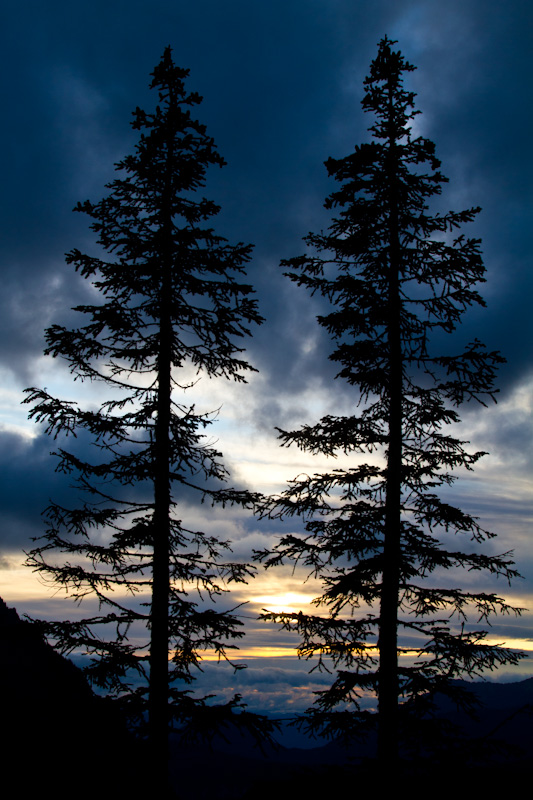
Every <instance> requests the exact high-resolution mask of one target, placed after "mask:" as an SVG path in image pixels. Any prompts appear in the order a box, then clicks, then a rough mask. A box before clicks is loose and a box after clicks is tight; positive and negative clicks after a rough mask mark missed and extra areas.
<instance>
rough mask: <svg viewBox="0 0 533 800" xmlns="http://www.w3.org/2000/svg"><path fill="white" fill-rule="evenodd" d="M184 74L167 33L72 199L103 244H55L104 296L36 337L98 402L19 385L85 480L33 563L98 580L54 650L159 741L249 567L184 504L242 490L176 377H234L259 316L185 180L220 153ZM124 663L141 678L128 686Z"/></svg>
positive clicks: (223, 630) (234, 624)
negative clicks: (78, 444)
mask: <svg viewBox="0 0 533 800" xmlns="http://www.w3.org/2000/svg"><path fill="white" fill-rule="evenodd" d="M187 75H188V70H185V69H180V68H179V67H177V66H176V65H175V64H174V63H173V59H172V55H171V50H170V48H167V49H166V50H165V52H164V55H163V58H162V60H161V62H160V63H159V65H158V66H157V67H156V69H155V70H154V72H153V73H152V77H153V80H152V82H151V88H152V89H153V90H155V91H156V92H157V94H158V98H159V101H158V105H157V106H156V109H155V111H154V112H153V113H147V112H145V111H142V110H141V109H139V108H137V110H136V111H135V112H134V115H133V116H134V119H133V122H132V126H133V128H134V129H135V130H137V131H139V132H140V139H139V142H138V144H137V146H136V149H135V152H134V154H133V155H129V156H127V157H126V158H125V159H124V160H123V161H121V162H120V163H119V164H117V166H116V169H117V171H118V173H119V175H118V177H117V178H116V179H115V180H114V181H113V182H112V183H110V184H109V185H108V186H107V188H108V190H109V191H108V194H107V195H106V196H105V197H104V198H103V199H102V200H100V202H98V203H91V202H89V201H87V202H85V203H83V204H79V205H78V207H77V208H76V211H80V212H82V213H84V214H87V215H88V216H89V217H90V218H91V220H92V225H91V227H92V230H93V231H94V232H95V233H96V234H97V241H98V244H99V245H100V254H99V255H95V256H91V255H85V254H83V253H81V252H80V251H79V250H73V251H72V252H71V253H69V254H68V256H67V262H68V263H70V264H73V265H74V266H75V268H76V270H77V271H78V272H79V273H80V274H81V276H83V278H86V279H87V280H89V281H90V282H91V283H92V285H93V287H94V289H95V290H96V291H97V292H98V293H99V295H100V302H97V300H95V302H94V304H92V303H91V304H87V305H81V306H78V307H77V308H76V309H75V310H76V311H77V312H79V313H80V315H82V316H83V317H84V318H85V320H86V321H85V322H84V323H83V324H82V325H81V326H80V327H78V328H75V329H73V330H69V329H67V328H65V327H62V326H59V325H53V326H52V327H50V328H49V329H48V330H47V332H46V341H47V347H46V351H45V352H46V353H47V354H51V355H52V356H54V357H60V358H63V359H65V360H66V361H67V363H68V364H69V366H70V370H71V373H72V374H73V376H74V378H75V379H76V380H81V381H101V382H102V383H103V384H105V386H106V387H108V388H110V389H111V390H112V391H111V394H114V395H115V396H114V398H113V399H109V400H106V401H105V402H103V403H102V404H101V406H100V408H98V409H97V410H92V409H86V410H83V409H82V408H81V406H79V405H78V404H76V403H71V402H66V401H64V400H59V399H56V398H54V397H52V396H51V395H50V394H48V392H47V391H46V390H41V389H35V388H34V389H30V390H27V391H28V397H27V400H26V402H28V403H31V404H32V406H33V408H32V410H31V413H30V416H32V417H34V418H35V419H36V420H37V421H39V422H44V423H45V425H46V431H47V433H48V434H50V435H52V436H53V437H54V438H59V441H60V443H61V446H60V447H59V449H58V451H57V453H56V455H57V456H58V458H59V463H58V467H57V469H58V470H59V471H60V472H64V473H67V474H68V475H72V476H75V483H76V486H77V488H78V489H80V490H81V496H82V497H83V498H84V499H83V503H82V504H81V506H77V507H63V506H61V505H59V504H56V503H52V505H50V507H49V508H48V509H47V510H46V512H45V513H46V519H47V522H48V529H47V532H46V535H45V536H44V537H43V539H41V540H40V541H39V542H38V545H37V546H36V547H35V549H34V550H33V551H32V552H31V554H30V557H29V563H30V565H31V566H32V567H33V568H34V569H35V570H38V571H39V572H40V573H42V574H43V576H44V577H45V578H47V579H51V580H52V582H53V583H54V584H55V585H56V586H59V587H63V588H64V589H65V590H66V591H67V593H68V594H69V595H70V596H71V597H73V598H74V599H76V600H81V599H83V598H85V597H86V596H93V597H96V598H97V600H98V603H99V606H100V613H98V614H95V615H94V616H91V617H90V618H87V619H82V620H81V621H78V620H76V621H67V622H53V623H49V624H47V625H46V626H45V628H46V633H47V634H48V636H49V637H50V638H51V639H52V640H53V641H54V642H55V644H56V646H57V647H58V648H59V649H60V650H61V651H63V652H67V653H68V652H73V651H78V650H85V651H86V652H89V653H92V654H95V656H96V658H95V659H94V660H93V662H92V665H91V667H90V668H89V670H88V672H89V675H90V677H91V678H92V680H93V681H94V682H95V683H96V684H97V685H99V686H100V687H103V688H104V689H106V690H107V691H108V692H110V693H112V694H116V695H119V696H121V697H123V698H124V697H126V698H129V701H130V705H131V707H132V708H138V710H139V712H142V711H143V709H145V708H146V706H147V710H148V719H149V733H150V738H151V741H152V744H153V747H154V752H156V753H160V754H162V757H163V758H164V754H165V753H166V750H167V734H168V726H169V719H170V718H171V717H172V716H174V717H177V718H178V719H180V715H181V714H182V711H183V709H184V708H185V709H186V710H189V709H190V707H191V706H192V705H194V703H193V701H192V699H191V698H190V697H189V696H188V694H187V692H184V691H182V690H177V689H175V688H172V682H173V681H174V680H176V679H181V680H182V681H185V682H186V683H189V682H190V681H191V680H192V679H193V676H194V667H195V666H197V665H198V664H199V661H200V659H201V652H202V651H204V650H209V649H214V651H215V652H216V653H218V654H219V655H222V656H224V654H225V648H226V646H227V644H228V641H229V642H231V640H232V639H235V637H239V636H241V635H242V634H241V631H240V629H239V626H240V624H241V623H240V621H239V620H238V619H237V618H236V617H235V616H234V614H232V613H231V612H227V611H222V610H217V609H216V608H214V607H208V606H209V600H213V599H214V598H216V596H217V595H219V594H220V593H221V591H222V590H223V588H222V587H223V585H224V583H225V582H226V581H245V580H246V579H247V577H248V575H249V574H250V569H249V567H247V566H246V565H243V564H240V563H233V562H231V561H228V560H226V559H225V558H224V557H223V554H224V552H225V551H227V548H228V545H227V543H226V542H223V541H218V540H217V538H216V537H214V536H211V535H209V534H207V533H203V532H201V531H197V530H195V529H194V528H193V529H188V527H187V526H186V524H185V523H184V522H182V521H181V519H180V516H181V514H180V511H179V510H178V507H179V505H180V502H179V501H180V496H182V497H183V495H185V497H186V498H187V495H189V496H190V494H191V490H197V491H198V492H199V493H200V495H199V499H202V500H203V499H204V498H205V497H206V496H207V497H208V498H212V500H213V501H221V502H234V501H235V502H241V501H246V499H247V498H246V495H245V493H239V492H236V491H232V490H229V489H226V488H224V487H223V488H220V487H221V486H222V484H220V481H224V480H225V479H226V472H225V469H224V467H223V466H222V464H221V463H220V453H218V452H217V451H216V449H214V448H213V447H212V446H211V445H210V444H209V443H207V441H206V439H205V436H204V434H203V430H204V428H205V427H206V426H207V425H209V423H210V422H211V421H212V417H213V415H212V414H203V413H200V412H199V411H197V409H196V407H195V406H194V405H188V404H184V403H183V402H182V401H178V400H177V394H178V390H180V393H181V390H183V389H190V388H191V385H188V384H194V383H195V380H196V379H195V377H194V376H195V374H196V373H198V374H199V375H202V374H203V375H207V376H209V377H220V376H223V377H225V378H228V379H231V380H237V381H243V380H244V379H245V377H244V376H245V373H246V371H247V370H250V369H251V367H250V366H249V364H248V363H247V362H246V361H245V360H244V359H243V358H242V357H241V353H242V348H240V347H238V346H237V344H236V342H237V340H238V339H239V338H241V337H245V336H247V335H249V333H250V330H249V326H250V324H252V323H260V322H261V317H260V316H259V315H258V312H257V308H256V302H255V300H254V299H253V298H252V297H251V294H252V288H251V286H249V285H247V284H245V283H240V282H239V281H238V279H237V278H238V277H240V276H241V275H243V274H244V271H245V264H246V262H247V261H248V260H249V258H250V251H251V246H249V245H243V244H237V245H230V244H229V243H228V242H227V241H226V240H225V239H223V238H222V237H220V236H217V235H216V234H215V233H214V231H213V229H212V228H211V227H209V225H208V224H207V223H208V221H209V220H210V218H211V217H213V216H214V215H216V214H217V212H218V211H219V208H218V207H217V206H216V205H215V203H213V202H211V201H209V200H207V199H205V198H203V197H202V196H201V195H199V194H198V192H199V190H201V189H202V187H203V186H204V180H205V173H206V170H207V168H208V167H210V166H213V165H214V166H219V167H220V166H223V165H224V160H223V159H222V157H221V156H220V155H219V154H218V152H217V151H216V148H215V145H214V142H213V140H212V139H211V138H210V137H209V136H207V134H206V130H205V127H204V126H203V125H201V124H200V123H199V122H197V121H196V120H195V119H194V117H193V116H192V113H193V110H194V108H195V106H197V105H198V104H199V103H200V102H201V98H200V97H199V96H198V95H197V94H195V93H189V92H187V90H186V88H185V83H184V81H185V79H186V77H187ZM102 251H103V252H104V253H105V254H107V258H106V255H101V253H102ZM186 370H188V371H186ZM191 376H192V379H191ZM82 432H84V433H85V438H84V441H85V440H86V437H87V436H88V437H90V439H92V440H93V442H94V443H95V444H96V447H97V450H96V452H97V453H98V454H99V456H100V457H99V458H97V459H95V460H94V461H89V460H85V459H84V458H83V457H82V456H80V454H79V451H78V453H76V452H75V451H73V450H72V449H71V450H68V449H66V447H67V445H64V440H65V439H66V438H67V437H68V436H69V435H70V434H73V435H74V436H76V435H77V434H78V433H82ZM82 438H83V437H82ZM76 495H77V497H80V492H79V491H78V492H77V493H76ZM128 597H129V598H130V600H131V602H128ZM200 597H202V598H203V601H202V603H203V604H202V603H199V598H200ZM206 603H207V605H205V604H206ZM108 629H111V630H110V631H109V635H107V636H106V634H104V633H102V631H104V630H106V631H107V630H108ZM142 629H146V630H147V632H148V641H145V638H144V637H143V636H142ZM130 634H131V635H130ZM169 659H170V662H171V663H170V665H169ZM169 667H170V669H169ZM134 673H138V676H140V678H141V681H142V687H141V688H140V689H138V690H135V691H133V690H132V688H131V682H132V676H133V675H134ZM162 763H164V761H162ZM161 768H162V767H161Z"/></svg>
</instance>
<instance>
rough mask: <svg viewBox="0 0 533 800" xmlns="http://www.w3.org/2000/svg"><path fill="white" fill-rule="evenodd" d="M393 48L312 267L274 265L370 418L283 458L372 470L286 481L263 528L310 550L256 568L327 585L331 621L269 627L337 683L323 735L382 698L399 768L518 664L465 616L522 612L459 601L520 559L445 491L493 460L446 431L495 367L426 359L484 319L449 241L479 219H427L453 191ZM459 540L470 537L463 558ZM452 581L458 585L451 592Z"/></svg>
mask: <svg viewBox="0 0 533 800" xmlns="http://www.w3.org/2000/svg"><path fill="white" fill-rule="evenodd" d="M393 44H394V43H393V42H391V41H390V40H388V39H387V38H385V39H383V40H382V41H381V43H380V45H379V52H378V55H377V58H376V59H375V60H374V61H373V63H372V65H371V69H370V75H369V76H368V77H367V78H366V80H365V89H366V94H365V97H364V99H363V103H362V104H363V108H364V110H365V111H367V112H371V113H372V114H373V115H374V117H375V121H374V124H373V125H372V127H371V128H370V132H371V134H372V138H371V141H369V142H368V143H365V144H362V145H360V146H357V147H356V148H355V151H354V152H353V153H352V154H351V155H349V156H347V157H346V158H342V159H338V160H337V159H329V160H328V161H327V162H326V167H327V169H328V172H329V174H330V175H331V176H332V177H333V178H334V179H335V180H336V181H338V182H339V183H340V188H339V189H338V190H337V191H335V192H334V193H333V194H332V195H331V196H330V197H329V198H328V200H327V201H326V203H325V206H326V208H327V209H338V214H337V216H336V217H335V218H334V220H333V222H332V224H331V225H330V227H329V228H328V230H327V231H326V232H325V233H319V234H313V233H311V234H309V236H307V237H306V239H305V241H306V243H307V244H308V246H309V247H310V248H312V251H311V253H310V254H307V255H304V256H301V257H298V258H293V259H290V260H288V261H285V262H282V265H283V266H285V267H288V268H289V269H290V271H289V272H288V273H287V274H288V276H289V277H290V278H291V280H293V281H295V282H296V283H297V284H298V285H299V286H305V287H306V288H307V289H308V290H310V292H311V293H312V294H314V293H318V294H321V295H323V297H324V298H326V300H327V301H329V302H330V303H331V305H332V306H333V308H332V310H331V312H330V313H329V314H327V315H325V316H321V317H319V318H318V321H319V323H320V324H321V325H322V326H323V327H324V328H325V329H326V330H327V331H328V333H329V334H330V335H331V337H332V338H333V340H334V341H335V344H336V349H335V350H334V351H333V353H332V354H331V356H330V358H331V359H332V360H333V361H334V362H336V363H338V364H339V365H340V371H339V373H338V375H337V377H338V378H342V379H344V380H346V381H347V382H348V383H349V384H350V385H351V386H353V387H354V389H355V390H356V393H355V394H354V406H358V407H359V409H360V410H359V411H358V412H356V413H354V415H353V416H348V417H344V416H343V417H338V416H326V417H325V418H323V419H322V420H321V421H320V422H319V423H318V424H317V425H315V426H307V425H306V426H304V427H303V428H301V429H300V430H296V431H290V432H287V431H280V439H281V442H282V445H283V446H287V445H291V444H295V445H296V446H298V447H300V448H301V449H302V450H304V451H307V452H310V453H320V454H324V455H326V456H335V455H337V454H341V453H344V454H345V455H351V454H360V453H368V454H374V455H373V458H372V460H371V461H370V462H369V463H360V461H361V459H360V457H358V456H356V457H355V458H354V464H353V466H352V467H350V468H346V469H333V470H331V471H330V472H328V473H327V474H315V475H313V476H312V477H309V476H300V477H298V478H297V479H296V480H295V481H293V482H291V484H290V485H289V487H288V488H287V490H286V491H285V492H284V493H283V494H282V495H280V496H279V497H277V498H274V499H272V500H270V501H269V502H268V503H267V504H266V505H265V507H264V508H263V513H264V514H268V515H270V516H273V517H275V516H281V517H283V516H291V515H300V516H301V517H303V519H304V520H305V526H306V530H307V535H306V536H294V535H290V536H285V537H283V538H282V539H281V541H280V543H279V544H278V546H276V547H275V548H274V549H273V550H272V551H269V552H263V553H261V554H258V557H259V558H261V559H262V560H264V561H265V563H266V565H267V566H275V565H277V564H279V563H283V561H285V560H287V559H289V560H290V559H292V560H294V561H296V562H300V563H303V564H305V565H307V566H308V567H309V568H310V570H311V572H312V574H314V575H315V576H318V577H319V578H320V579H321V581H322V584H323V587H324V592H323V594H322V596H321V597H319V598H317V600H316V601H315V602H316V605H317V606H318V607H319V608H321V609H323V610H324V613H323V614H317V615H306V614H302V613H299V614H293V613H284V614H278V613H271V614H267V615H266V616H265V618H266V619H270V620H275V621H277V622H279V623H281V624H282V625H283V626H284V627H286V628H287V629H289V630H297V631H299V633H300V634H301V636H302V644H301V646H300V654H301V655H303V656H305V657H308V658H311V657H314V656H319V657H320V659H321V661H322V659H323V658H324V656H329V657H330V658H331V660H332V662H333V664H334V665H335V667H336V668H337V669H338V672H337V678H336V680H335V681H334V683H333V684H332V686H331V688H330V689H328V690H327V691H324V692H322V693H319V695H318V699H317V701H316V705H315V707H314V709H313V710H312V713H311V717H310V719H311V723H312V724H313V725H316V726H317V727H318V728H319V729H322V730H324V729H325V730H326V731H329V732H330V733H340V732H345V733H346V732H348V731H353V730H355V729H357V726H361V725H362V726H363V727H364V726H365V725H367V726H368V725H373V724H374V723H375V721H376V716H374V715H369V714H368V713H366V712H365V711H363V710H362V709H361V706H360V698H361V691H363V692H364V691H365V690H371V691H373V692H375V694H376V696H377V700H378V714H377V725H378V755H379V757H380V759H381V760H382V761H383V763H387V764H388V765H389V766H390V765H391V764H392V763H394V762H395V760H396V758H397V754H398V742H399V739H400V730H401V729H402V725H403V723H402V720H403V722H405V724H406V725H407V721H408V720H409V719H410V718H412V717H411V716H410V714H409V713H408V712H411V711H416V712H419V715H418V716H419V717H420V718H422V719H423V718H424V715H426V714H427V713H428V712H429V711H430V710H431V704H432V699H433V697H434V694H435V693H436V692H437V691H438V692H444V693H448V694H449V695H452V696H453V697H455V699H456V700H457V701H458V702H465V703H466V702H467V700H466V698H465V697H464V696H463V695H460V694H459V692H458V690H457V687H454V685H453V682H451V681H452V679H453V678H457V677H459V676H465V675H466V676H476V675H480V674H481V672H482V671H483V670H486V669H489V670H490V669H492V668H494V667H496V666H498V665H499V664H502V663H506V662H511V663H513V662H516V660H517V655H516V653H514V652H511V651H509V650H506V649H500V648H498V647H492V646H490V645H489V644H488V643H487V642H486V641H485V636H486V634H485V632H484V631H483V630H473V629H471V628H470V627H468V626H466V625H464V624H463V623H464V622H465V620H466V616H467V614H468V613H469V612H470V613H473V614H474V616H475V617H476V618H477V619H480V620H482V621H485V622H486V621H487V620H488V617H489V615H491V614H492V613H494V612H496V611H498V612H502V613H509V612H511V611H515V609H512V608H510V606H509V605H508V604H507V603H506V601H505V599H503V598H501V597H499V596H497V595H495V594H491V593H486V592H484V591H475V590H472V591H469V590H468V589H465V590H460V589H457V588H454V587H455V583H456V573H457V572H458V571H459V570H466V571H467V573H468V572H470V573H471V572H472V571H475V572H477V571H479V570H482V571H485V572H488V573H491V574H492V575H496V576H501V577H503V578H504V579H505V581H508V580H510V579H511V578H512V577H514V576H515V575H517V573H516V571H515V569H514V568H513V563H512V561H511V559H510V556H509V554H504V555H502V556H489V555H484V554H481V553H477V552H473V551H472V547H471V542H473V543H479V542H482V541H484V540H486V539H489V538H491V537H492V536H493V534H491V533H489V532H487V531H485V530H483V529H482V528H481V527H480V525H479V524H478V521H477V519H476V518H475V517H473V516H471V515H469V514H468V513H465V512H464V511H462V510H460V509H459V508H456V507H454V506H452V505H450V504H449V503H448V502H447V501H446V496H445V495H441V496H439V495H438V494H437V490H438V489H439V487H446V486H448V485H449V484H451V483H452V481H453V480H454V476H453V475H451V474H450V473H451V471H453V470H454V469H457V468H463V469H468V470H470V469H472V467H473V466H474V464H475V463H476V461H477V460H478V459H479V458H480V457H481V456H482V455H483V453H481V452H476V453H470V452H468V450H467V449H466V447H465V445H467V444H468V443H467V442H464V441H461V440H459V439H457V438H454V437H453V436H452V435H451V434H450V432H449V425H450V424H451V423H456V422H458V421H459V417H458V412H457V407H458V406H460V405H461V404H462V403H464V402H469V401H479V402H480V403H482V404H485V402H486V401H487V400H488V399H491V398H492V399H494V389H493V378H494V373H495V368H496V366H497V365H498V364H499V363H500V362H501V361H503V359H502V358H501V356H500V355H499V354H498V353H494V352H487V351H486V349H485V348H484V347H483V345H482V344H481V343H480V342H479V341H477V340H476V341H474V342H472V343H471V344H469V345H468V346H467V347H466V349H465V351H464V352H463V353H461V354H459V355H438V354H435V353H434V352H433V350H432V349H431V344H432V342H431V338H432V334H441V333H448V334H451V333H453V332H454V330H455V328H456V326H457V324H458V323H459V321H460V319H461V316H462V314H463V312H464V311H465V310H466V309H467V308H468V307H469V306H471V305H484V303H483V300H482V298H481V297H480V295H479V293H478V291H477V289H476V285H477V284H479V283H480V282H482V281H483V280H484V277H483V275H484V267H483V263H482V258H481V255H480V247H479V244H480V243H479V240H476V239H469V238H465V237H464V235H463V234H459V235H458V234H457V233H455V232H456V230H457V229H458V228H460V227H461V226H462V225H463V224H464V223H468V222H470V221H471V220H473V218H474V217H475V216H476V214H477V213H478V211H479V209H478V208H472V209H468V210H466V211H460V212H453V211H451V212H449V213H446V214H440V213H437V214H431V213H430V211H429V210H428V200H430V199H431V198H432V197H434V196H435V195H438V194H440V192H441V186H442V184H443V183H444V182H445V181H446V178H445V177H444V176H443V175H442V174H441V172H440V171H439V168H440V162H439V161H438V159H437V158H436V157H435V147H434V145H433V143H432V142H430V141H429V140H427V139H425V138H424V137H422V136H415V135H414V133H413V128H412V125H413V120H414V117H415V115H416V114H418V113H419V112H418V111H416V110H414V94H413V93H412V92H410V91H408V90H407V89H406V88H405V87H404V85H403V78H404V74H405V73H409V72H411V71H412V70H413V69H414V67H413V66H411V65H410V64H408V63H407V62H406V61H405V59H404V58H403V56H402V54H401V53H400V52H399V51H395V50H394V49H392V45H393ZM437 338H438V341H439V343H442V341H443V337H442V336H440V335H439V336H438V337H437ZM451 352H453V344H452V349H451ZM454 535H455V537H457V538H459V539H466V540H467V544H466V548H465V550H462V549H461V548H460V545H455V544H454V542H453V538H454ZM444 570H453V572H454V576H453V579H452V580H451V581H450V578H449V577H447V576H446V574H445V573H444V572H443V571H444ZM399 636H400V638H399ZM408 654H409V655H410V656H411V663H409V661H408V657H407V656H408ZM324 663H326V662H324Z"/></svg>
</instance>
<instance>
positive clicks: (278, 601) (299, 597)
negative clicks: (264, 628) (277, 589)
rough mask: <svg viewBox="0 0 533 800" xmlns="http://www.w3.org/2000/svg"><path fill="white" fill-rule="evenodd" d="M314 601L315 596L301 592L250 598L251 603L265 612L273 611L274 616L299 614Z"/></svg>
mask: <svg viewBox="0 0 533 800" xmlns="http://www.w3.org/2000/svg"><path fill="white" fill-rule="evenodd" d="M312 600H313V595H311V594H302V593H299V592H285V593H283V594H270V595H262V596H261V597H253V598H250V602H251V603H253V604H254V605H259V606H261V609H262V610H263V611H271V612H272V613H274V614H283V613H287V614H294V613H297V612H298V611H301V610H302V608H303V607H305V606H309V605H310V604H311V602H312Z"/></svg>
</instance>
